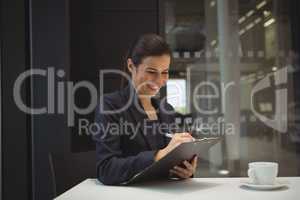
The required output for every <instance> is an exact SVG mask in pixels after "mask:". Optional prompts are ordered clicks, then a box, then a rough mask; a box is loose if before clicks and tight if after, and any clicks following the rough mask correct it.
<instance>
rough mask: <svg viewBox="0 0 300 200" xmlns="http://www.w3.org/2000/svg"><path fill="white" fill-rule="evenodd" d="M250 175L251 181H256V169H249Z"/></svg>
mask: <svg viewBox="0 0 300 200" xmlns="http://www.w3.org/2000/svg"><path fill="white" fill-rule="evenodd" d="M247 174H248V177H249V178H250V180H251V182H252V183H255V182H256V181H255V172H254V170H253V169H251V168H250V169H248V173H247Z"/></svg>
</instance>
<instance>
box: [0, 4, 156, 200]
mask: <svg viewBox="0 0 300 200" xmlns="http://www.w3.org/2000/svg"><path fill="white" fill-rule="evenodd" d="M148 32H156V33H158V0H131V1H126V2H125V1H121V0H105V1H96V0H88V1H83V0H72V1H69V0H44V1H39V0H24V1H15V0H3V1H1V86H2V88H1V89H2V91H1V92H2V99H1V100H2V102H1V103H2V113H1V114H2V116H5V117H1V120H2V121H1V122H2V123H1V125H2V127H1V128H2V135H1V136H2V137H1V139H2V141H1V142H2V144H1V149H2V154H1V155H2V160H3V162H2V169H1V170H2V176H3V177H2V178H3V179H2V180H3V182H5V183H4V184H1V186H2V197H3V199H37V200H39V199H43V200H47V199H53V197H55V196H57V195H59V194H61V193H62V192H65V191H66V190H67V189H69V188H71V187H73V186H74V185H76V184H78V183H79V182H81V181H83V180H84V179H86V178H93V177H95V174H96V168H95V166H96V161H95V151H94V144H93V142H92V140H91V138H90V136H84V135H83V136H79V135H78V128H77V127H76V126H75V127H73V128H70V127H68V125H67V114H66V109H65V112H64V114H57V101H55V105H54V111H55V114H43V115H33V116H29V115H28V116H27V115H26V114H24V113H23V112H21V111H20V110H19V109H18V108H17V107H16V105H15V102H14V100H13V97H12V91H13V90H12V89H13V84H14V81H15V80H16V78H17V76H18V75H19V74H20V73H22V72H24V71H25V70H26V69H42V70H45V71H46V70H47V69H49V68H50V67H52V68H53V69H54V70H55V74H56V72H57V70H63V71H64V72H65V76H64V77H62V78H59V77H57V76H55V82H54V88H55V87H56V86H57V83H58V81H60V82H66V81H74V84H75V83H76V82H78V81H81V80H87V81H90V82H92V83H93V84H94V85H95V87H96V88H97V89H98V87H99V83H98V82H99V79H98V74H99V70H100V69H122V68H123V61H124V60H123V58H124V55H125V53H126V50H127V48H128V47H129V44H130V42H132V41H133V40H134V39H135V38H136V37H137V36H139V35H141V34H143V33H148ZM120 83H121V81H120V77H117V76H108V77H106V78H105V82H104V84H105V85H104V90H105V92H111V91H114V90H116V89H119V88H120ZM65 84H66V83H65ZM65 86H66V85H65ZM48 87H49V85H48V84H47V77H44V76H33V77H32V78H31V79H28V81H27V82H26V84H25V85H24V87H23V88H22V95H23V98H24V101H26V103H27V104H28V105H31V106H32V107H35V108H40V107H45V106H46V107H47V106H48V105H47V103H48V102H47V98H48V96H54V98H57V89H55V90H54V92H53V93H51V94H49V93H48V92H49V91H48ZM66 92H67V91H65V94H66ZM88 102H89V96H88V93H87V92H86V91H84V90H80V91H78V93H77V94H76V104H77V105H78V106H85V105H86V104H87V103H88ZM65 108H66V104H65ZM79 118H87V119H89V120H90V121H91V122H93V120H94V114H93V113H91V114H89V115H84V116H80V115H76V120H78V119H79ZM16 188H18V190H17V192H16Z"/></svg>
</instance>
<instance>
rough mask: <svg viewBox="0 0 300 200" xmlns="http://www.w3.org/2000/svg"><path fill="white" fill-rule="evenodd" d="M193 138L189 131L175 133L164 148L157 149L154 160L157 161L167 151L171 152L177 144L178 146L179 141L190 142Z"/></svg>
mask: <svg viewBox="0 0 300 200" xmlns="http://www.w3.org/2000/svg"><path fill="white" fill-rule="evenodd" d="M194 140H195V139H194V138H193V137H192V136H191V134H190V133H187V132H184V133H175V134H174V135H173V137H172V139H171V141H170V142H169V144H168V146H166V147H165V148H164V149H161V150H159V151H158V152H157V153H156V155H155V157H154V160H155V161H159V160H160V159H161V158H163V157H164V156H166V155H167V154H168V153H169V152H171V151H172V150H173V149H175V148H176V147H177V146H179V145H180V144H181V143H185V142H192V141H194Z"/></svg>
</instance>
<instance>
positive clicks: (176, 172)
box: [170, 169, 188, 178]
mask: <svg viewBox="0 0 300 200" xmlns="http://www.w3.org/2000/svg"><path fill="white" fill-rule="evenodd" d="M170 172H171V173H172V174H175V175H177V176H178V177H179V178H188V176H187V175H186V174H184V173H182V172H180V171H177V170H174V169H170Z"/></svg>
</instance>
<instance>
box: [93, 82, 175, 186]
mask: <svg viewBox="0 0 300 200" xmlns="http://www.w3.org/2000/svg"><path fill="white" fill-rule="evenodd" d="M151 101H152V105H153V106H154V107H155V109H156V110H157V114H158V121H157V122H158V124H163V123H164V124H170V125H172V126H171V127H168V128H166V127H164V128H162V129H160V130H161V132H159V134H155V133H157V132H158V131H157V129H155V128H149V127H148V128H146V129H145V121H146V122H147V119H148V117H147V114H146V113H145V112H144V110H143V109H142V110H139V109H138V106H140V108H143V107H142V106H141V103H140V101H139V99H138V97H137V94H136V92H135V89H134V88H133V86H132V85H131V84H129V85H128V86H127V87H126V88H124V89H122V90H120V91H117V92H114V93H110V94H106V95H104V96H103V98H102V99H100V102H101V103H100V105H98V107H97V109H96V117H95V122H96V123H97V124H98V126H99V127H101V128H100V129H99V131H98V132H97V134H95V135H94V137H93V138H94V140H95V142H96V156H97V178H98V180H99V181H100V182H102V183H103V184H107V185H117V184H120V183H122V182H124V181H127V180H129V179H130V178H131V177H133V176H134V175H135V174H137V173H139V172H140V171H142V170H143V169H145V168H146V167H148V166H149V165H151V164H152V163H153V162H154V156H155V153H156V152H157V151H158V149H161V148H164V147H165V146H166V145H167V144H168V143H169V141H170V139H168V138H167V137H166V136H164V135H163V134H161V133H166V132H174V131H176V127H175V126H174V124H175V111H174V109H173V107H172V106H171V105H170V104H168V103H167V102H166V100H160V99H157V98H151ZM127 103H128V107H127V108H126V109H125V110H123V111H121V112H117V113H112V114H111V113H103V111H108V110H109V111H116V110H118V109H120V108H122V107H124V105H126V104H127ZM101 106H102V108H103V109H102V108H101ZM170 112H171V113H170ZM126 124H127V125H128V124H131V125H134V126H135V127H134V128H132V126H131V128H128V126H127V128H125V125H126ZM139 124H140V125H139ZM116 125H117V126H116ZM118 126H119V127H118ZM153 132H154V134H153Z"/></svg>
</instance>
